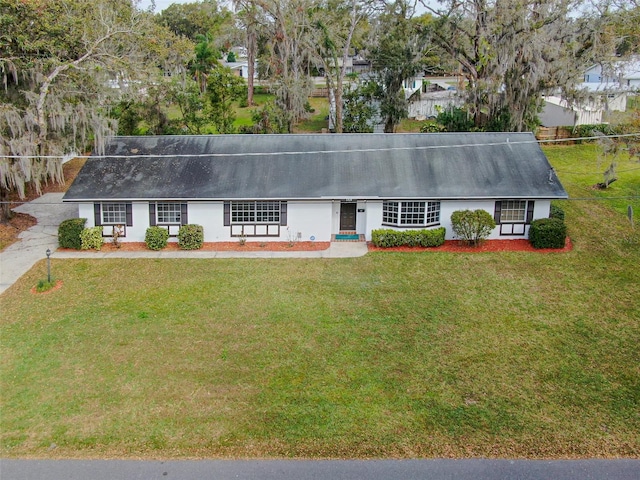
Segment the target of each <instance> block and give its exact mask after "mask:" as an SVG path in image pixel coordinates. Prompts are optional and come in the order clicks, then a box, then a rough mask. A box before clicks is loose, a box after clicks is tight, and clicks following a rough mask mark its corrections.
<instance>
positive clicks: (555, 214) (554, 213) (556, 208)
mask: <svg viewBox="0 0 640 480" xmlns="http://www.w3.org/2000/svg"><path fill="white" fill-rule="evenodd" d="M549 218H557V219H559V220H562V221H563V222H564V210H563V209H562V207H561V206H560V205H556V204H555V203H552V204H551V208H550V209H549Z"/></svg>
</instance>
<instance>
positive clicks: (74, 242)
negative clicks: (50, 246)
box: [58, 218, 87, 250]
mask: <svg viewBox="0 0 640 480" xmlns="http://www.w3.org/2000/svg"><path fill="white" fill-rule="evenodd" d="M86 223H87V219H86V218H69V219H67V220H63V221H62V223H60V225H59V226H58V244H59V245H60V246H61V247H62V248H73V249H75V250H80V249H81V248H82V240H80V234H81V233H82V230H84V227H85V224H86Z"/></svg>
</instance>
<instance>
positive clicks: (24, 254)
mask: <svg viewBox="0 0 640 480" xmlns="http://www.w3.org/2000/svg"><path fill="white" fill-rule="evenodd" d="M63 195H64V194H63V193H46V194H44V195H42V196H41V197H40V198H37V199H36V200H33V201H32V202H28V203H25V204H23V205H20V206H19V207H16V208H14V209H13V210H14V211H16V212H18V213H27V214H29V215H31V216H33V217H35V218H36V219H37V220H38V224H37V225H34V226H33V227H31V228H30V229H28V230H25V231H24V232H22V233H21V234H20V237H19V238H20V241H18V242H16V243H14V244H13V245H9V246H8V247H7V248H5V249H4V250H3V251H2V252H0V293H2V292H4V291H5V290H6V289H7V288H9V287H10V286H11V285H13V284H14V283H15V282H16V280H18V279H19V278H20V277H21V276H22V275H24V274H25V273H26V272H27V271H28V270H29V269H30V268H31V267H33V265H34V264H35V263H36V262H37V261H38V260H40V259H42V258H46V251H47V249H50V250H51V251H52V252H55V250H56V248H58V225H60V222H62V221H63V220H66V219H67V218H74V217H77V216H78V207H77V206H76V205H69V204H63V203H62V196H63ZM54 255H55V253H54Z"/></svg>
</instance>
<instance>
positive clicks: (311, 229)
mask: <svg viewBox="0 0 640 480" xmlns="http://www.w3.org/2000/svg"><path fill="white" fill-rule="evenodd" d="M354 202H356V204H357V207H356V231H357V232H358V233H360V234H364V235H365V238H366V239H367V240H368V241H370V240H371V231H372V230H376V229H380V228H392V229H395V230H403V228H401V227H389V226H387V225H382V204H383V201H382V200H366V201H365V200H358V201H356V200H354ZM340 203H341V202H340V201H330V200H329V201H316V202H314V201H306V202H303V201H300V202H295V201H289V202H287V226H281V227H280V235H279V236H278V237H275V236H270V237H266V236H265V237H258V236H255V237H253V236H252V237H248V240H249V241H265V242H269V241H271V242H278V241H280V242H284V241H288V240H289V239H290V236H291V238H294V239H299V240H301V241H309V240H311V237H314V241H317V242H328V241H330V240H331V235H332V234H336V233H338V232H339V231H340ZM550 205H551V202H550V200H535V206H534V211H533V219H534V220H535V219H538V218H547V217H548V216H549V209H550ZM132 207H133V226H130V227H126V237H124V238H121V240H122V241H123V242H144V237H145V234H146V230H147V228H148V227H149V204H148V202H133V204H132ZM465 209H469V210H477V209H484V210H486V211H487V212H489V214H491V215H492V216H493V214H494V210H495V201H494V200H483V201H473V200H443V201H441V203H440V225H439V226H442V227H445V228H446V237H445V238H446V239H447V240H453V239H454V235H453V229H452V228H451V214H452V213H453V212H454V211H456V210H465ZM78 214H79V215H78V216H79V217H81V218H86V219H87V226H88V227H92V226H94V216H93V203H82V204H79V205H78ZM188 216H189V218H188V221H189V223H192V224H197V225H202V227H203V229H204V241H205V242H228V241H234V240H236V239H237V237H232V236H231V227H230V226H224V206H223V202H207V203H200V202H192V203H188ZM108 228H109V227H105V234H107V233H108V232H107V229H108ZM525 228H526V230H525V235H500V227H499V226H498V227H496V228H495V229H494V231H493V232H492V233H491V235H490V236H489V239H503V240H506V239H518V238H520V239H521V238H527V237H528V233H529V232H528V228H529V227H528V226H526V227H525ZM107 241H108V240H107ZM169 241H177V240H176V238H175V237H172V238H170V239H169Z"/></svg>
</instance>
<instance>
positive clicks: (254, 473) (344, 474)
mask: <svg viewBox="0 0 640 480" xmlns="http://www.w3.org/2000/svg"><path fill="white" fill-rule="evenodd" d="M0 479H2V480H116V479H117V480H133V479H143V480H153V479H158V480H164V479H166V480H170V479H180V480H214V479H215V480H231V479H233V480H254V479H255V480H257V479H259V480H276V479H277V480H318V479H331V480H356V479H357V480H359V479H363V480H364V479H366V480H389V479H393V480H413V479H416V480H417V479H420V480H639V479H640V460H628V459H623V460H553V461H545V460H317V461H315V460H238V461H235V460H175V461H174V460H172V461H137V460H7V459H3V460H1V461H0Z"/></svg>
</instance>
